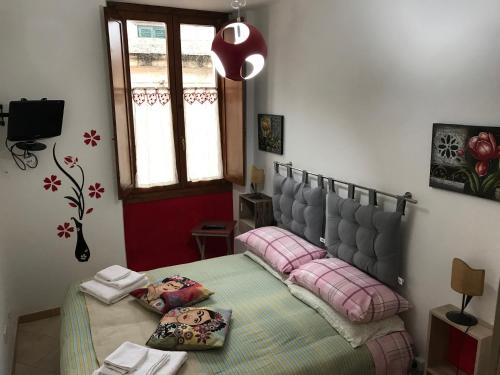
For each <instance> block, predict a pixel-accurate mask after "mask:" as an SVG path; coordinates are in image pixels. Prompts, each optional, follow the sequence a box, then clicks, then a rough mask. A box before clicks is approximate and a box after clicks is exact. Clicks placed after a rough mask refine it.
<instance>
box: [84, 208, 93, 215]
mask: <svg viewBox="0 0 500 375" xmlns="http://www.w3.org/2000/svg"><path fill="white" fill-rule="evenodd" d="M92 211H94V209H93V208H92V207H90V208H89V209H88V210H87V211H86V212H85V214H86V215H88V214H90V213H92Z"/></svg>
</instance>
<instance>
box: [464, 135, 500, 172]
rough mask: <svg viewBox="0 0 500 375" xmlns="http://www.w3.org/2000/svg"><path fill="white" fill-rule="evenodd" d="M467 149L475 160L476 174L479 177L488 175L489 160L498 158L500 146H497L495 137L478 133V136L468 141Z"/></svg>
mask: <svg viewBox="0 0 500 375" xmlns="http://www.w3.org/2000/svg"><path fill="white" fill-rule="evenodd" d="M467 147H468V149H469V151H470V153H471V154H472V157H473V158H474V159H476V160H477V163H476V173H477V174H478V175H479V176H480V177H483V176H486V175H487V174H488V168H489V166H490V160H493V159H498V158H500V146H497V142H496V139H495V136H494V135H493V134H492V133H486V132H481V133H479V135H477V136H475V137H472V138H471V139H469V142H468V144H467Z"/></svg>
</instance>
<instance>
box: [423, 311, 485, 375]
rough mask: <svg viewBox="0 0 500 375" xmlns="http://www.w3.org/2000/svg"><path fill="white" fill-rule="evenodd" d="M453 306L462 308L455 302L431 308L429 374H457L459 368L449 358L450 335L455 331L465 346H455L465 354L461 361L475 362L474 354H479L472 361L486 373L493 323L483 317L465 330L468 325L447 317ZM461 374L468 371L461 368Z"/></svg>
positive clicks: (479, 374)
mask: <svg viewBox="0 0 500 375" xmlns="http://www.w3.org/2000/svg"><path fill="white" fill-rule="evenodd" d="M450 310H457V311H459V309H458V308H457V307H455V306H452V305H445V306H441V307H438V308H435V309H433V310H431V311H430V314H429V327H428V331H427V354H426V364H425V375H455V374H457V368H456V367H455V366H454V365H453V364H452V363H450V362H449V359H448V358H449V355H450V351H449V345H450V335H455V337H458V338H457V340H460V343H459V344H457V345H458V348H460V349H461V350H460V349H458V350H457V351H453V350H452V352H454V355H456V356H457V357H459V358H461V361H460V363H461V365H464V362H467V361H468V362H471V358H472V359H474V357H475V360H474V363H472V364H471V367H472V366H473V369H474V372H473V374H474V375H485V374H486V372H485V371H486V365H487V360H488V355H489V350H490V346H491V340H492V335H493V329H492V327H491V325H489V324H488V323H486V322H484V321H482V320H479V323H478V324H477V325H476V326H473V327H470V328H469V330H468V331H467V333H465V332H466V330H467V327H465V326H461V325H459V324H455V323H453V322H452V321H450V320H448V319H447V318H446V313H447V312H448V311H450ZM464 343H465V345H464ZM466 348H468V350H466ZM471 348H472V349H471ZM459 352H461V353H459ZM466 357H467V358H466ZM464 358H465V359H464ZM458 374H460V375H466V374H467V373H466V372H465V371H463V370H460V371H459V372H458Z"/></svg>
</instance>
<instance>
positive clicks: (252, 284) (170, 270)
mask: <svg viewBox="0 0 500 375" xmlns="http://www.w3.org/2000/svg"><path fill="white" fill-rule="evenodd" d="M175 273H178V274H182V275H185V276H187V277H192V278H195V279H197V280H199V281H200V282H202V283H203V284H204V285H206V286H207V287H208V288H210V289H212V290H213V291H215V294H214V295H213V296H211V298H210V299H208V300H207V301H204V302H201V303H199V305H202V306H214V305H216V306H224V307H229V308H232V309H233V318H232V320H231V328H230V331H229V336H228V338H227V341H226V343H225V346H224V348H223V349H222V350H213V351H203V352H190V353H189V359H188V361H190V362H197V364H199V366H200V367H201V369H202V371H203V372H204V373H206V374H311V373H314V374H332V373H335V374H338V375H342V374H345V375H347V374H353V375H354V374H355V375H362V374H374V373H375V367H374V360H373V358H372V354H371V352H370V351H369V350H368V348H367V347H366V346H362V347H360V348H357V349H353V348H352V347H351V346H350V345H349V344H348V343H347V341H345V340H344V338H343V337H341V336H340V335H339V334H338V333H337V332H336V331H335V330H334V329H333V328H332V327H331V326H330V325H329V324H328V323H327V322H326V321H325V320H324V319H323V318H322V317H321V316H320V315H319V314H318V313H316V311H314V310H313V309H312V308H310V307H309V306H307V305H306V304H304V303H303V302H301V301H299V300H298V299H296V298H295V297H293V296H292V295H291V294H290V292H289V289H288V287H287V286H286V285H285V284H284V283H283V282H282V281H280V280H278V279H277V278H276V277H274V276H272V275H271V274H270V273H269V272H268V271H266V270H265V269H264V268H262V267H261V266H260V265H259V264H257V263H255V262H254V261H253V260H252V259H250V258H249V257H247V256H245V255H243V254H239V255H230V256H225V257H220V258H214V259H209V260H204V261H200V262H195V263H190V264H184V265H180V266H174V267H166V268H160V269H157V270H153V271H150V272H148V276H149V277H150V279H152V280H156V279H160V278H162V277H163V276H165V275H171V274H175ZM263 290H265V291H266V292H265V293H262V291H263ZM128 302H132V303H131V306H136V307H137V308H139V309H142V307H140V306H139V304H138V303H135V302H134V301H127V300H124V301H122V303H128ZM61 316H62V323H61V324H62V331H61V374H67V375H73V374H79V375H80V374H92V372H93V370H95V369H97V368H98V367H99V364H98V361H97V357H96V354H95V351H94V347H93V343H92V336H91V332H90V322H89V316H88V312H87V307H86V303H85V296H84V295H83V294H82V293H81V292H79V291H78V284H74V285H72V286H71V287H70V289H69V291H68V293H67V296H66V300H65V302H64V305H63V308H62V315H61ZM155 318H156V319H157V320H158V319H159V316H157V317H154V316H152V318H151V319H155ZM117 329H119V328H117ZM151 333H152V332H151Z"/></svg>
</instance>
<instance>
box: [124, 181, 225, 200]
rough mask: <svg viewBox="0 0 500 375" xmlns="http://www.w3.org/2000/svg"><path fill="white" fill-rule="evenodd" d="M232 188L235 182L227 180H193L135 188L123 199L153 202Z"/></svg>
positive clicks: (220, 191) (221, 191) (219, 191)
mask: <svg viewBox="0 0 500 375" xmlns="http://www.w3.org/2000/svg"><path fill="white" fill-rule="evenodd" d="M232 190H233V184H232V183H230V182H228V181H226V180H214V181H204V182H195V183H193V182H191V183H184V184H182V185H175V186H160V187H154V188H147V189H139V188H135V189H133V190H132V191H131V192H130V193H129V194H128V195H127V196H126V197H124V198H123V199H122V200H123V202H125V203H139V202H151V201H156V200H163V199H172V198H181V197H190V196H195V195H204V194H214V193H223V192H228V191H232Z"/></svg>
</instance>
